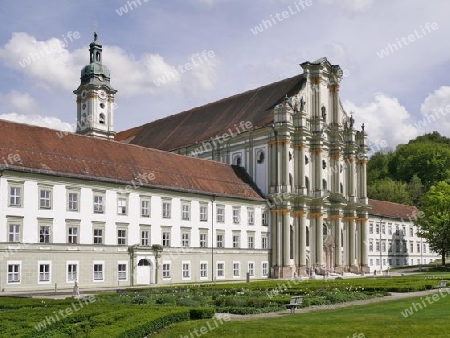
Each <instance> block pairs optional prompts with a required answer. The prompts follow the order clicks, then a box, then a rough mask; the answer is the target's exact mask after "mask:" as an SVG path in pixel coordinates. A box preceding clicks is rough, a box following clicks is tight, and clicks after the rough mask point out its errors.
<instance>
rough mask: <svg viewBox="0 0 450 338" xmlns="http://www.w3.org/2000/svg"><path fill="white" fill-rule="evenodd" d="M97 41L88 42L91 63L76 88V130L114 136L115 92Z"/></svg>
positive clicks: (95, 36)
mask: <svg viewBox="0 0 450 338" xmlns="http://www.w3.org/2000/svg"><path fill="white" fill-rule="evenodd" d="M97 38H98V36H97V33H94V41H93V42H91V44H90V45H89V62H90V63H89V64H88V65H87V66H85V67H84V68H83V69H82V70H81V84H80V85H79V86H78V88H77V89H76V90H74V91H73V93H74V94H76V95H77V131H76V132H77V133H78V134H82V135H87V136H94V137H100V138H106V139H113V138H114V135H115V134H116V132H115V131H114V109H113V108H114V94H115V93H117V90H115V89H114V88H113V87H111V84H110V73H109V69H108V67H106V66H105V65H103V64H102V44H101V43H100V42H99V41H97Z"/></svg>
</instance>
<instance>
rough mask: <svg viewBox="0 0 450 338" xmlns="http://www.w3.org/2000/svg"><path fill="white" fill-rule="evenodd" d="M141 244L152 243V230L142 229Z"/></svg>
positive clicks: (147, 244)
mask: <svg viewBox="0 0 450 338" xmlns="http://www.w3.org/2000/svg"><path fill="white" fill-rule="evenodd" d="M141 245H142V246H149V245H150V230H141Z"/></svg>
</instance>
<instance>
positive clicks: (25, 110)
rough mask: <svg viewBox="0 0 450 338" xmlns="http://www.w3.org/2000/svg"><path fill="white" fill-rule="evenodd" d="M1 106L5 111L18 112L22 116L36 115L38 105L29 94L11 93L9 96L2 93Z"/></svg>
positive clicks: (0, 96)
mask: <svg viewBox="0 0 450 338" xmlns="http://www.w3.org/2000/svg"><path fill="white" fill-rule="evenodd" d="M0 104H1V106H2V109H3V110H6V111H17V112H19V113H21V114H25V115H28V114H36V111H37V109H38V104H37V102H36V101H35V100H34V98H32V97H31V95H30V94H28V93H20V92H18V91H15V90H13V91H11V92H10V93H8V94H3V95H2V94H1V93H0Z"/></svg>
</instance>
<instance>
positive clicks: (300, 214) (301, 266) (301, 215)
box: [294, 206, 306, 274]
mask: <svg viewBox="0 0 450 338" xmlns="http://www.w3.org/2000/svg"><path fill="white" fill-rule="evenodd" d="M294 226H295V228H294V235H295V237H294V238H295V242H294V243H295V246H294V259H295V264H296V265H297V272H298V273H299V274H305V273H306V210H305V209H304V207H302V206H296V207H295V210H294Z"/></svg>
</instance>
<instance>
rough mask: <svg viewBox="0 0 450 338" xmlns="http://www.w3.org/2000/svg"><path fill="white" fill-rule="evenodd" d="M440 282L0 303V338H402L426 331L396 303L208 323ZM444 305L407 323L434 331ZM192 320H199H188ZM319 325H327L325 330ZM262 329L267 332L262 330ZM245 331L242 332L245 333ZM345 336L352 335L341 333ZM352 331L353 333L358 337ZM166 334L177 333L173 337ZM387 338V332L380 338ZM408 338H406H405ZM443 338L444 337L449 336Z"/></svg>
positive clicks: (165, 291)
mask: <svg viewBox="0 0 450 338" xmlns="http://www.w3.org/2000/svg"><path fill="white" fill-rule="evenodd" d="M441 279H450V274H448V273H447V274H440V273H433V274H427V275H416V276H402V277H392V278H383V277H380V278H358V279H337V280H303V281H293V280H287V281H283V280H264V281H253V282H251V283H232V284H226V283H220V284H219V283H217V284H202V285H177V286H171V287H158V288H149V289H136V290H127V291H123V292H120V293H101V294H99V295H96V296H91V297H95V299H94V298H92V301H91V302H86V300H83V301H81V300H75V299H72V298H69V299H65V300H49V299H45V300H39V299H27V298H7V297H0V316H1V320H0V337H36V338H38V337H61V338H62V337H133V338H134V337H136V338H142V337H144V336H145V335H146V334H148V333H151V332H155V331H158V332H162V333H164V332H165V331H164V330H163V329H164V328H166V327H168V326H169V325H172V324H174V323H179V324H175V325H174V326H173V328H171V329H170V331H167V332H168V333H167V334H168V335H165V336H166V337H177V338H178V337H188V338H193V337H199V336H201V335H204V334H206V333H207V334H208V336H211V337H214V336H216V337H218V336H230V337H239V336H241V337H244V336H248V337H252V336H256V335H258V337H264V336H265V337H274V336H276V335H277V333H280V332H282V335H281V336H282V337H289V336H291V337H300V336H301V335H300V333H302V334H304V336H314V337H316V336H318V335H317V334H318V333H320V334H321V335H322V330H325V331H323V332H324V333H323V334H324V335H325V334H326V335H329V336H330V337H331V336H332V337H334V336H336V334H337V333H338V335H337V336H342V337H347V336H352V335H353V334H354V333H358V334H360V333H365V334H366V336H372V335H373V334H375V333H376V332H377V331H376V328H377V327H378V326H380V330H381V329H385V328H386V326H385V325H384V324H380V323H384V322H385V321H386V323H388V322H389V321H388V319H389V318H391V319H390V320H393V322H392V324H387V325H392V327H394V325H396V323H397V322H395V320H397V321H399V322H400V323H401V324H402V325H405V328H402V329H401V330H402V331H401V332H402V334H403V332H408V331H407V329H410V328H414V325H419V324H420V325H421V327H422V326H423V327H424V330H425V329H427V328H426V327H425V324H427V322H420V323H419V322H417V321H415V320H413V321H412V322H411V320H410V319H409V318H407V319H403V318H402V317H400V308H401V309H404V308H406V307H407V306H406V305H405V304H400V305H399V306H398V308H395V306H394V305H395V303H389V307H387V306H388V305H387V303H386V304H383V305H379V304H378V305H373V308H371V307H369V308H367V311H366V309H365V308H364V309H363V308H362V307H360V306H358V307H356V308H352V309H350V308H349V309H346V310H338V311H337V312H333V311H326V312H324V313H317V312H316V313H314V314H304V315H293V316H288V317H285V318H278V319H265V320H263V321H260V320H258V321H251V322H245V323H241V322H239V323H232V324H231V323H230V322H229V321H226V320H217V319H216V320H215V319H212V318H211V317H212V316H213V314H214V312H229V313H237V314H250V313H265V312H274V311H280V310H284V309H285V305H286V304H287V303H288V302H289V299H290V297H291V296H293V295H301V296H303V297H304V304H303V307H308V306H310V305H330V304H335V303H343V302H348V301H352V300H362V299H370V298H374V297H379V296H382V295H385V294H387V293H388V292H408V291H421V290H427V289H431V288H433V287H434V286H436V285H438V284H439V282H440V280H441ZM448 299H450V297H448ZM94 300H95V301H94ZM82 302H83V303H82ZM409 304H410V303H409ZM443 305H447V307H448V305H449V304H448V300H447V298H445V299H444V298H442V299H441V300H439V302H436V304H433V306H432V307H431V306H430V309H428V308H427V309H424V310H423V311H421V313H420V315H419V314H413V315H412V317H413V319H414V318H415V317H417V318H422V314H424V313H425V312H427V311H433V310H434V309H439V311H440V315H439V314H436V313H432V314H431V315H430V316H429V322H428V324H429V325H431V326H436V325H438V324H439V322H438V323H437V324H436V323H435V321H436V320H438V319H436V318H442V316H444V318H445V316H447V317H448V314H449V313H448V310H446V309H445V306H444V309H443V310H442V311H441V309H440V307H441V306H443ZM385 307H386V309H390V307H394V308H393V309H391V310H389V311H391V312H392V311H394V314H393V315H392V314H390V312H389V311H388V310H385ZM342 311H344V312H342ZM439 311H438V312H439ZM445 311H447V312H445ZM355 314H356V315H355ZM199 318H205V319H204V320H202V319H200V321H199V320H195V321H193V320H194V319H199ZM355 318H357V319H355ZM396 318H397V319H396ZM181 322H183V323H181ZM300 322H301V323H308V325H304V324H302V325H300V326H299V323H300ZM268 323H270V325H268ZM323 323H327V324H330V325H331V327H330V326H326V325H324V324H323ZM404 323H407V324H404ZM205 325H206V326H205ZM266 325H268V326H267V327H266ZM399 325H400V324H399ZM299 327H301V331H299ZM196 328H197V329H198V331H197V333H195V332H194V331H190V330H195V329H196ZM244 328H248V330H247V329H244ZM346 328H347V329H346ZM363 328H365V331H367V332H365V331H364V330H363ZM349 329H351V330H353V332H350V333H348V330H349ZM356 329H358V330H359V331H358V332H357V331H356ZM173 330H175V331H174V332H176V333H174V332H172V331H173ZM430 330H431V328H430ZM253 331H254V332H253ZM369 331H370V332H369ZM244 332H245V334H244ZM252 332H253V333H252ZM261 332H263V333H261ZM380 332H381V331H380ZM430 332H433V331H430ZM191 333H192V335H191ZM238 333H239V334H241V333H242V335H238ZM369 333H370V334H369ZM164 334H166V333H164ZM392 335H394V332H392V333H390V335H387V336H386V337H389V336H392ZM397 336H398V335H397ZM407 336H410V337H413V335H410V334H408V335H407ZM428 336H437V335H435V334H434V332H433V335H428ZM448 336H449V337H450V332H449V335H448ZM163 337H164V336H163ZM355 337H357V335H356V336H355ZM361 337H362V336H361Z"/></svg>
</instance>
